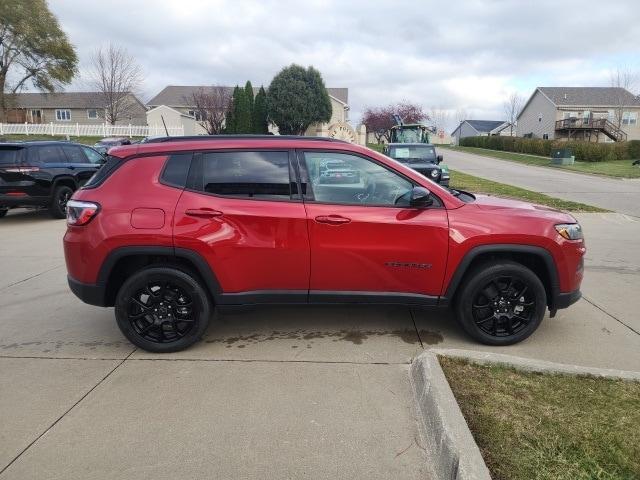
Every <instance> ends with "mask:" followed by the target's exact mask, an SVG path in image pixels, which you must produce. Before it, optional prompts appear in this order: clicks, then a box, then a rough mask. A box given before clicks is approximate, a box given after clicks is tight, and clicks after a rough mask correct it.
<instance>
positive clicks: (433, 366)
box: [410, 351, 491, 480]
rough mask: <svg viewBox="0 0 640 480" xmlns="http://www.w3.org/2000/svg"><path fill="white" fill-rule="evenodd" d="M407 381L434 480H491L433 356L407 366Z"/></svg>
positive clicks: (425, 354)
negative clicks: (408, 379)
mask: <svg viewBox="0 0 640 480" xmlns="http://www.w3.org/2000/svg"><path fill="white" fill-rule="evenodd" d="M410 377H411V386H412V387H413V392H414V395H415V398H416V401H417V407H418V416H419V423H420V430H421V434H422V436H423V439H424V441H425V443H426V449H427V451H428V452H429V454H430V456H431V457H432V461H433V463H432V465H433V470H434V473H435V475H436V478H438V479H442V480H491V475H490V474H489V469H487V466H486V465H485V463H484V460H483V459H482V455H481V454H480V449H479V448H478V445H477V444H476V442H475V440H474V439H473V436H472V435H471V431H470V430H469V427H468V426H467V422H466V421H465V419H464V417H463V416H462V412H461V411H460V408H459V407H458V403H457V402H456V399H455V397H454V396H453V392H452V391H451V387H449V382H447V379H446V377H445V376H444V372H443V371H442V368H441V367H440V363H439V362H438V357H437V356H436V354H435V353H433V352H431V351H426V352H424V353H422V354H420V355H419V356H418V357H417V358H416V359H415V360H414V361H413V363H412V364H411V370H410Z"/></svg>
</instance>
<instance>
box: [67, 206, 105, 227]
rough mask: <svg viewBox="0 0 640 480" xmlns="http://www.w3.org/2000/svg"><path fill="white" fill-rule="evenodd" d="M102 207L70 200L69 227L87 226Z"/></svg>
mask: <svg viewBox="0 0 640 480" xmlns="http://www.w3.org/2000/svg"><path fill="white" fill-rule="evenodd" d="M99 210H100V205H98V204H97V203H93V202H81V201H79V200H69V201H68V202H67V225H73V226H76V227H78V226H81V225H86V224H87V223H89V222H90V221H91V219H92V218H93V217H95V216H96V215H97V214H98V211H99Z"/></svg>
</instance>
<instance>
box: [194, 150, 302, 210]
mask: <svg viewBox="0 0 640 480" xmlns="http://www.w3.org/2000/svg"><path fill="white" fill-rule="evenodd" d="M295 185H296V183H295V176H292V175H291V174H290V168H289V153H288V152H286V151H282V152H275V151H262V152H212V153H205V154H203V155H202V186H201V190H203V191H204V192H207V193H212V194H215V195H222V196H230V197H241V198H253V199H261V200H290V199H291V195H292V191H293V193H295V188H294V187H295Z"/></svg>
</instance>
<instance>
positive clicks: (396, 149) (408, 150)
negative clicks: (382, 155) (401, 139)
mask: <svg viewBox="0 0 640 480" xmlns="http://www.w3.org/2000/svg"><path fill="white" fill-rule="evenodd" d="M389 156H390V157H391V158H393V159H395V160H400V161H401V162H402V161H411V160H422V161H428V162H434V163H435V161H436V149H435V148H434V147H431V146H426V145H424V146H423V145H402V146H393V145H391V146H390V147H389Z"/></svg>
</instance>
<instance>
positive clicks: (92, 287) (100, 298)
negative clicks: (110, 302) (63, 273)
mask: <svg viewBox="0 0 640 480" xmlns="http://www.w3.org/2000/svg"><path fill="white" fill-rule="evenodd" d="M67 281H68V282H69V288H70V289H71V291H72V292H73V293H74V294H75V296H76V297H78V298H79V299H80V300H82V301H83V302H84V303H88V304H89V305H96V306H98V307H106V306H107V305H106V298H105V297H106V296H105V293H106V288H105V286H104V285H96V284H92V283H82V282H79V281H78V280H76V279H74V278H72V277H70V276H69V275H67Z"/></svg>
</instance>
